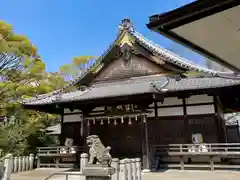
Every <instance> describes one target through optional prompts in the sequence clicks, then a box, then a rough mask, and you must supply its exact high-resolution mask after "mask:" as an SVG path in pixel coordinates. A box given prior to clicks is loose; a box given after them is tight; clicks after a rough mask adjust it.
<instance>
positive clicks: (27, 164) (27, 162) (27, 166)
mask: <svg viewBox="0 0 240 180" xmlns="http://www.w3.org/2000/svg"><path fill="white" fill-rule="evenodd" d="M28 170H29V156H26V171H28Z"/></svg>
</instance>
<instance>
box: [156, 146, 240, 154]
mask: <svg viewBox="0 0 240 180" xmlns="http://www.w3.org/2000/svg"><path fill="white" fill-rule="evenodd" d="M151 148H152V149H156V151H157V153H159V154H169V155H174V154H183V155H184V154H189V153H195V154H199V153H201V154H203V153H205V154H207V153H210V154H212V153H217V154H218V153H220V154H223V152H224V153H227V154H229V153H230V154H231V153H235V152H237V153H238V152H240V143H212V144H169V145H152V146H151Z"/></svg>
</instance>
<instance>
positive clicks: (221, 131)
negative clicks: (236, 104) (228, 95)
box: [213, 96, 227, 143]
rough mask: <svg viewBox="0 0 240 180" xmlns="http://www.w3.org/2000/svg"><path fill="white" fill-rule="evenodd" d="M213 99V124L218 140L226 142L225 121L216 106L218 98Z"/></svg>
mask: <svg viewBox="0 0 240 180" xmlns="http://www.w3.org/2000/svg"><path fill="white" fill-rule="evenodd" d="M213 100H214V111H215V124H216V127H217V136H218V142H220V143H225V142H227V132H226V127H225V121H224V119H223V116H221V114H223V112H222V111H221V108H219V106H218V100H217V97H216V96H214V97H213Z"/></svg>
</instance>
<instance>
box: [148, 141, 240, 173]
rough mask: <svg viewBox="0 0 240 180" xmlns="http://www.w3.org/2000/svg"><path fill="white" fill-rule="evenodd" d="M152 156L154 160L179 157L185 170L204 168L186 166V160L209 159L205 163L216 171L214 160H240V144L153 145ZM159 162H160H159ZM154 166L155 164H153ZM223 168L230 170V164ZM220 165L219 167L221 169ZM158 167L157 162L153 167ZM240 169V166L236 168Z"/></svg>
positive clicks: (151, 147) (223, 165) (224, 165)
mask: <svg viewBox="0 0 240 180" xmlns="http://www.w3.org/2000/svg"><path fill="white" fill-rule="evenodd" d="M150 154H151V156H152V157H153V158H154V159H161V158H162V157H178V158H179V159H180V167H181V169H184V167H187V166H189V167H190V166H196V167H200V166H201V167H203V166H204V165H203V164H201V165H199V164H198V165H192V164H191V165H189V163H188V164H184V163H185V161H186V159H187V160H189V158H190V159H191V158H197V157H207V160H206V162H205V164H206V163H208V165H207V166H209V163H210V168H211V170H214V167H216V164H215V165H214V158H216V157H217V158H220V159H221V160H222V159H240V143H213V144H169V145H152V146H150ZM157 161H158V160H157ZM153 164H154V163H153ZM220 165H222V167H225V168H228V167H230V166H229V164H223V163H222V164H220ZM220 165H219V167H220ZM153 166H155V167H154V168H156V166H158V164H157V162H156V163H155V164H154V165H153ZM173 166H175V165H173ZM234 167H237V168H240V166H234Z"/></svg>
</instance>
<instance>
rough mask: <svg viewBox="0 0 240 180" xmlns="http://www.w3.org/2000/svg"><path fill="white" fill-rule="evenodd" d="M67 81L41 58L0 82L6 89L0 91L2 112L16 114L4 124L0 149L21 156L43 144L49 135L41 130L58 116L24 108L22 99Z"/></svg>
mask: <svg viewBox="0 0 240 180" xmlns="http://www.w3.org/2000/svg"><path fill="white" fill-rule="evenodd" d="M66 83H67V82H65V81H64V79H63V78H62V77H61V75H60V74H59V73H48V72H46V70H45V63H44V62H43V61H42V60H41V59H40V58H36V59H32V60H28V62H27V63H25V64H24V68H23V69H21V70H16V69H15V70H11V73H8V74H6V75H5V76H4V78H3V79H2V81H1V87H4V89H5V90H4V91H2V93H1V94H0V98H1V111H0V115H2V116H3V115H4V116H7V117H15V120H14V122H12V121H11V120H10V119H9V120H8V123H7V125H4V126H2V127H1V129H0V132H1V133H0V146H1V147H0V148H2V149H4V151H5V152H9V151H10V152H12V153H15V154H18V155H19V154H23V153H26V152H28V151H34V150H35V147H36V146H39V145H41V144H42V142H44V140H45V139H46V138H47V137H46V136H45V135H44V134H43V133H42V132H41V129H44V128H45V127H46V126H48V125H50V124H51V121H55V120H57V116H55V115H50V114H46V113H41V112H36V111H30V110H26V109H23V107H22V106H21V104H20V103H19V102H20V101H21V100H23V99H24V98H27V97H32V96H36V95H38V94H44V93H48V92H51V91H54V90H56V89H60V88H62V87H64V86H65V85H66ZM1 87H0V88H1ZM3 132H4V133H3Z"/></svg>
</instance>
